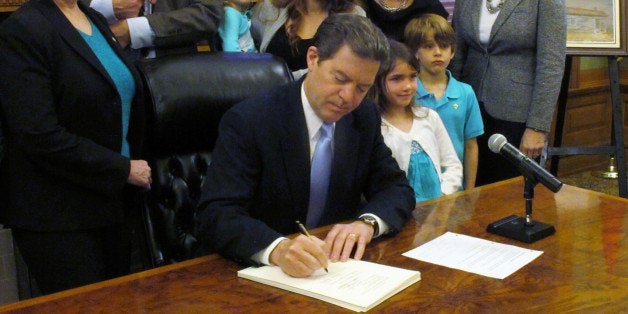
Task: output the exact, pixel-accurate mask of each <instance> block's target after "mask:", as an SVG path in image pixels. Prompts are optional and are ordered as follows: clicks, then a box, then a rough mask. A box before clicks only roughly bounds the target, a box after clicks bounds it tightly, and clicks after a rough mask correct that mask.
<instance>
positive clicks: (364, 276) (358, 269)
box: [238, 259, 421, 312]
mask: <svg viewBox="0 0 628 314" xmlns="http://www.w3.org/2000/svg"><path fill="white" fill-rule="evenodd" d="M327 269H328V270H329V273H326V272H325V271H323V270H322V269H320V270H318V271H317V272H315V273H314V274H313V275H312V276H310V277H307V278H295V277H291V276H289V275H286V274H285V273H284V272H283V271H282V270H281V268H279V267H277V266H262V267H249V268H246V269H243V270H240V271H238V277H242V278H246V279H250V280H254V281H257V282H261V283H264V284H267V285H270V286H274V287H277V288H282V289H285V290H289V291H292V292H296V293H299V294H303V295H307V296H310V297H313V298H317V299H320V300H323V301H327V302H329V303H332V304H336V305H339V306H342V307H345V308H348V309H351V310H354V311H356V312H360V311H362V312H364V311H368V310H369V309H371V308H373V307H375V306H376V305H377V304H379V303H381V302H382V301H384V300H386V299H387V298H389V297H391V296H393V295H394V294H396V293H397V292H399V291H401V290H403V289H405V288H407V287H408V286H410V285H411V284H413V283H415V282H417V281H419V280H420V279H421V274H420V272H418V271H413V270H407V269H402V268H398V267H392V266H387V265H382V264H376V263H371V262H366V261H358V260H352V259H351V260H349V261H347V262H337V263H330V264H329V267H328V268H327Z"/></svg>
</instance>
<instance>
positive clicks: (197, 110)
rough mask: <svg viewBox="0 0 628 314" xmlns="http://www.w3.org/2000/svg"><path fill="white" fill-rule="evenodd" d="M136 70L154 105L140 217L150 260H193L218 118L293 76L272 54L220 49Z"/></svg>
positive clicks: (166, 59) (156, 262)
mask: <svg viewBox="0 0 628 314" xmlns="http://www.w3.org/2000/svg"><path fill="white" fill-rule="evenodd" d="M140 71H141V73H142V76H143V78H144V81H145V84H146V88H147V94H148V97H149V102H150V103H151V104H152V108H153V112H152V113H151V116H152V121H151V122H150V123H149V125H150V126H149V141H148V142H149V143H148V146H149V151H148V155H149V158H148V160H149V164H150V165H151V168H152V173H153V184H152V189H151V191H150V193H148V194H147V200H146V205H145V207H144V209H143V211H144V213H143V214H144V217H143V220H144V223H145V227H146V229H145V231H146V237H147V239H148V254H149V256H150V260H151V261H150V263H151V264H152V265H153V266H161V265H165V264H170V263H173V262H177V261H181V260H185V259H188V258H191V257H194V256H195V249H196V247H197V241H196V239H195V238H194V236H193V234H192V230H193V225H194V212H195V209H196V205H197V202H198V199H199V194H200V192H201V187H202V185H203V181H204V178H205V174H206V171H207V167H208V165H209V163H210V162H211V152H212V150H213V148H214V144H215V141H216V137H217V135H218V134H217V133H218V123H219V122H220V118H221V117H222V115H223V114H224V113H225V111H227V109H229V108H230V107H231V106H232V105H233V104H235V103H237V102H239V101H241V100H243V99H245V98H247V97H250V96H254V95H258V94H261V93H263V92H265V91H268V90H270V89H272V88H274V87H277V86H279V85H282V84H285V83H288V82H290V81H292V74H291V72H290V70H289V69H288V68H287V66H286V65H285V63H284V62H283V61H282V60H281V59H278V58H276V57H273V56H272V55H270V54H245V53H222V52H212V53H197V54H191V55H175V56H167V57H164V58H159V59H152V60H143V61H142V62H141V63H140Z"/></svg>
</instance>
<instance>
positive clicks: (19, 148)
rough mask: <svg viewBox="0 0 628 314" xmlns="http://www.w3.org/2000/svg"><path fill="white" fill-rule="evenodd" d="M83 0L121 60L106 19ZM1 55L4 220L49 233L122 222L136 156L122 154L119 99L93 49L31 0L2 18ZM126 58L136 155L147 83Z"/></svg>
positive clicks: (49, 6)
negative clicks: (132, 86) (132, 159)
mask: <svg viewBox="0 0 628 314" xmlns="http://www.w3.org/2000/svg"><path fill="white" fill-rule="evenodd" d="M80 6H81V9H82V10H83V11H84V12H85V13H86V14H87V15H88V17H89V18H90V19H91V20H92V21H93V22H94V24H95V25H96V27H98V29H99V30H100V31H101V32H102V34H103V35H104V37H105V38H106V39H107V40H108V42H109V44H110V45H111V46H112V47H113V48H114V50H115V51H116V53H117V54H118V56H120V58H122V60H125V58H124V55H123V54H122V52H121V50H120V49H119V45H118V44H117V42H116V41H115V39H114V37H113V34H112V33H111V31H110V30H109V28H108V26H107V24H106V22H105V20H104V19H103V18H102V16H101V15H99V14H98V13H96V12H95V11H93V10H91V9H88V8H86V7H85V6H83V5H82V4H80ZM0 55H1V56H2V57H1V58H0V103H1V109H2V111H1V113H2V118H3V124H4V131H5V134H4V136H5V156H4V160H3V161H2V165H1V166H0V184H1V186H0V189H1V191H2V193H3V194H4V195H3V198H4V200H3V203H4V205H5V206H4V208H3V209H2V211H1V212H2V217H3V219H4V222H5V223H7V224H8V225H9V226H11V227H18V228H25V229H29V230H36V231H46V230H68V229H83V228H92V227H99V226H106V225H110V224H113V223H118V222H121V221H123V218H124V212H123V202H122V195H123V190H124V187H125V185H126V180H127V178H128V175H129V168H130V163H129V159H128V158H126V157H123V156H122V155H120V153H119V152H120V146H121V145H120V144H121V141H122V123H121V121H122V118H121V106H120V97H119V95H118V93H117V90H116V88H115V85H114V83H113V81H112V80H111V78H110V77H109V75H108V74H107V72H106V71H105V69H104V68H103V66H102V65H101V63H100V62H99V61H98V58H97V57H96V55H95V54H94V53H93V52H92V50H91V49H90V48H89V46H88V45H87V43H86V42H85V41H84V40H83V38H82V37H81V35H80V34H79V33H78V31H77V30H76V29H75V28H74V27H73V26H72V25H71V24H70V22H69V21H68V20H67V19H66V18H65V16H64V15H63V14H62V13H61V11H60V10H59V9H58V8H57V6H56V5H55V4H54V3H53V1H52V0H31V1H30V2H28V3H26V4H25V5H23V6H22V7H21V8H20V9H19V10H18V11H16V12H15V13H14V14H12V15H11V16H10V17H9V18H8V19H7V20H5V22H4V23H3V24H2V25H0ZM125 62H126V60H125ZM126 65H127V66H128V67H129V69H130V70H131V72H132V74H133V76H134V78H135V83H136V91H137V92H136V96H135V101H134V103H133V105H132V109H131V111H132V112H131V122H130V127H129V134H128V137H127V139H128V141H129V143H130V145H131V153H132V154H134V155H137V154H139V149H140V147H141V142H142V138H143V134H142V133H143V130H144V109H143V102H142V97H143V96H142V85H141V81H140V79H139V75H138V73H137V72H136V70H135V68H134V67H133V66H132V65H131V64H130V63H128V62H127V63H126Z"/></svg>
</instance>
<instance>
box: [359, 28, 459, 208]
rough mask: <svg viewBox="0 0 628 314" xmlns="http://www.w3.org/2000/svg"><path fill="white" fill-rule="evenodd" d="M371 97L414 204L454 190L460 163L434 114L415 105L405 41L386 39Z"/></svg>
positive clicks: (412, 62) (413, 67)
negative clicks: (384, 56) (386, 47)
mask: <svg viewBox="0 0 628 314" xmlns="http://www.w3.org/2000/svg"><path fill="white" fill-rule="evenodd" d="M390 46H391V57H390V60H388V62H386V63H385V64H382V66H381V69H380V71H379V73H378V74H377V78H376V80H375V85H374V86H373V89H372V91H371V92H372V97H373V99H374V100H375V102H376V103H377V105H378V108H379V110H380V113H381V115H382V135H383V136H384V141H385V142H386V145H388V147H390V149H391V150H392V153H393V157H395V159H396V160H397V163H398V164H399V167H400V168H401V169H403V170H404V171H406V173H407V176H408V180H409V181H410V185H411V186H412V188H413V189H414V196H415V199H416V201H417V202H420V201H425V200H429V199H433V198H436V197H439V196H441V195H443V194H450V193H453V192H456V191H457V190H458V189H459V188H460V186H461V184H462V164H461V163H460V160H459V159H458V156H457V155H456V151H455V150H454V146H453V144H452V143H451V139H450V138H449V135H448V134H447V130H446V129H445V126H444V125H443V122H442V121H441V119H440V117H439V116H438V113H436V111H434V110H432V109H429V108H427V107H421V106H416V105H415V104H414V95H415V93H416V90H417V76H418V71H419V64H418V61H417V60H416V59H415V57H414V54H413V53H412V52H410V49H408V47H406V46H405V45H404V44H402V43H399V42H397V41H394V40H391V41H390Z"/></svg>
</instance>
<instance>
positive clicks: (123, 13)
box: [112, 0, 144, 20]
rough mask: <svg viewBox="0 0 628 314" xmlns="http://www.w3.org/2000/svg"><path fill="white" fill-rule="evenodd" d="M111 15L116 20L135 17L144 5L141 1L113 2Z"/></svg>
mask: <svg viewBox="0 0 628 314" xmlns="http://www.w3.org/2000/svg"><path fill="white" fill-rule="evenodd" d="M112 4H113V13H114V14H115V16H116V18H117V19H118V20H123V19H128V18H131V17H136V16H138V15H139V14H140V9H141V8H142V6H143V5H144V1H142V0H113V1H112Z"/></svg>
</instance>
